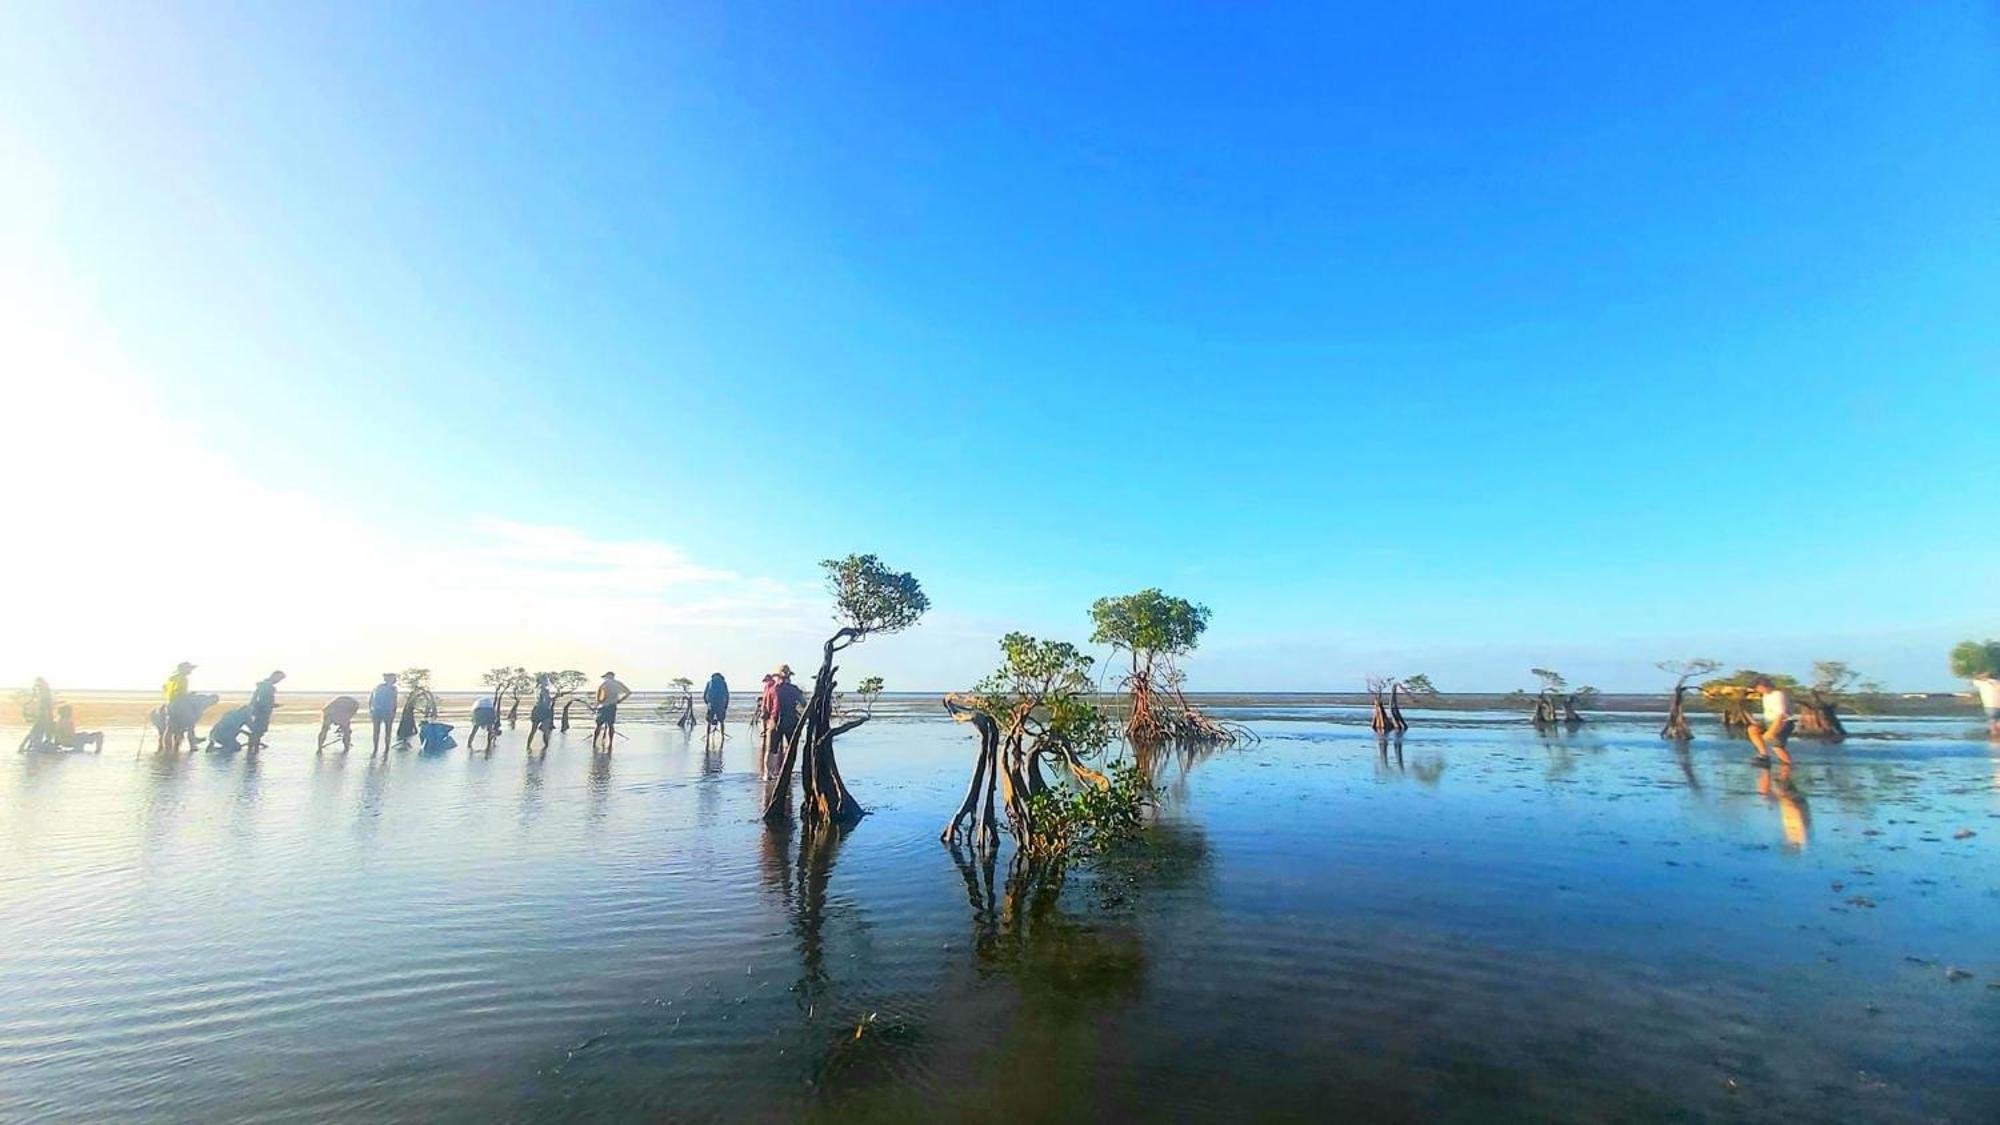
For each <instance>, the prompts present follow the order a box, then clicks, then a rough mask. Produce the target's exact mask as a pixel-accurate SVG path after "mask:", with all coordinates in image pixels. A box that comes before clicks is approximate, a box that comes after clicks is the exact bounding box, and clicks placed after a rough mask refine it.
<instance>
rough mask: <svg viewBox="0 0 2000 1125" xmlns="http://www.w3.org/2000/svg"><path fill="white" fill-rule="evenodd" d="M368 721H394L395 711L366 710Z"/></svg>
mask: <svg viewBox="0 0 2000 1125" xmlns="http://www.w3.org/2000/svg"><path fill="white" fill-rule="evenodd" d="M368 721H369V722H371V723H393V722H395V721H396V713H395V712H394V711H370V712H368Z"/></svg>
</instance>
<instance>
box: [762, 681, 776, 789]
mask: <svg viewBox="0 0 2000 1125" xmlns="http://www.w3.org/2000/svg"><path fill="white" fill-rule="evenodd" d="M777 707H778V677H777V676H775V675H767V676H765V677H764V692H763V694H762V695H759V696H758V697H757V776H759V777H763V776H765V775H767V774H769V773H770V772H771V748H772V747H771V731H772V730H773V729H774V728H773V727H772V724H771V716H772V714H773V713H775V712H776V711H777Z"/></svg>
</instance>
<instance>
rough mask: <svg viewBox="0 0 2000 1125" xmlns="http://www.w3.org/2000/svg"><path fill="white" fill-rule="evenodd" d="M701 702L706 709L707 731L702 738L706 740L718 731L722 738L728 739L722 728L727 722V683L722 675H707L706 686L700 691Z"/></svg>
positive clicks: (712, 673)
mask: <svg viewBox="0 0 2000 1125" xmlns="http://www.w3.org/2000/svg"><path fill="white" fill-rule="evenodd" d="M701 701H702V704H703V705H704V706H706V707H707V708H708V729H707V730H705V731H704V732H703V734H702V737H703V738H704V739H706V738H707V737H708V736H710V735H713V734H715V733H717V732H718V731H719V732H721V733H722V736H723V737H724V738H727V737H729V733H728V731H727V729H726V728H725V726H724V724H726V723H727V722H728V721H729V681H728V680H725V679H723V678H722V673H720V672H711V673H709V677H708V686H707V687H705V688H702V689H701Z"/></svg>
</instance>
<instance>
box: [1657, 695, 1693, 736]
mask: <svg viewBox="0 0 2000 1125" xmlns="http://www.w3.org/2000/svg"><path fill="white" fill-rule="evenodd" d="M1687 690H1688V689H1687V685H1686V684H1676V685H1675V686H1674V701H1673V702H1672V703H1671V704H1669V705H1668V707H1667V725H1665V726H1663V727H1661V728H1660V737H1661V738H1664V739H1666V740H1667V741H1668V742H1687V741H1689V740H1690V739H1692V738H1694V730H1693V728H1691V727H1689V726H1688V720H1687V712H1686V710H1685V709H1684V708H1683V700H1684V699H1685V697H1686V696H1687Z"/></svg>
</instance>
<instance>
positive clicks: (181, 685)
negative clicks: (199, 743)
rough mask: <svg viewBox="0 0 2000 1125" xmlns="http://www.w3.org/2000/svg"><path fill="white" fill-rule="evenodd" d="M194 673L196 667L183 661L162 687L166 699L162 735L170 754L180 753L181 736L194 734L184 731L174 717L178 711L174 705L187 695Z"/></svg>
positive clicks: (161, 720)
mask: <svg viewBox="0 0 2000 1125" xmlns="http://www.w3.org/2000/svg"><path fill="white" fill-rule="evenodd" d="M192 671H194V665H193V664H190V663H188V662H187V661H185V660H183V661H181V662H180V663H179V664H176V665H174V674H173V675H171V676H168V677H167V682H166V683H164V684H161V685H160V694H161V695H163V696H165V697H166V698H165V700H164V701H163V706H161V708H160V735H161V737H162V738H164V739H165V740H166V741H165V746H166V749H167V752H168V753H170V754H173V753H179V752H180V748H181V736H182V735H184V734H191V733H192V732H191V731H189V730H184V729H183V728H182V726H181V724H180V723H178V722H176V721H175V717H174V712H175V711H176V710H178V708H176V707H175V706H174V705H175V704H176V703H178V702H179V701H180V700H181V698H182V697H184V696H186V695H187V693H188V673H190V672H192ZM189 725H192V724H189Z"/></svg>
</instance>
